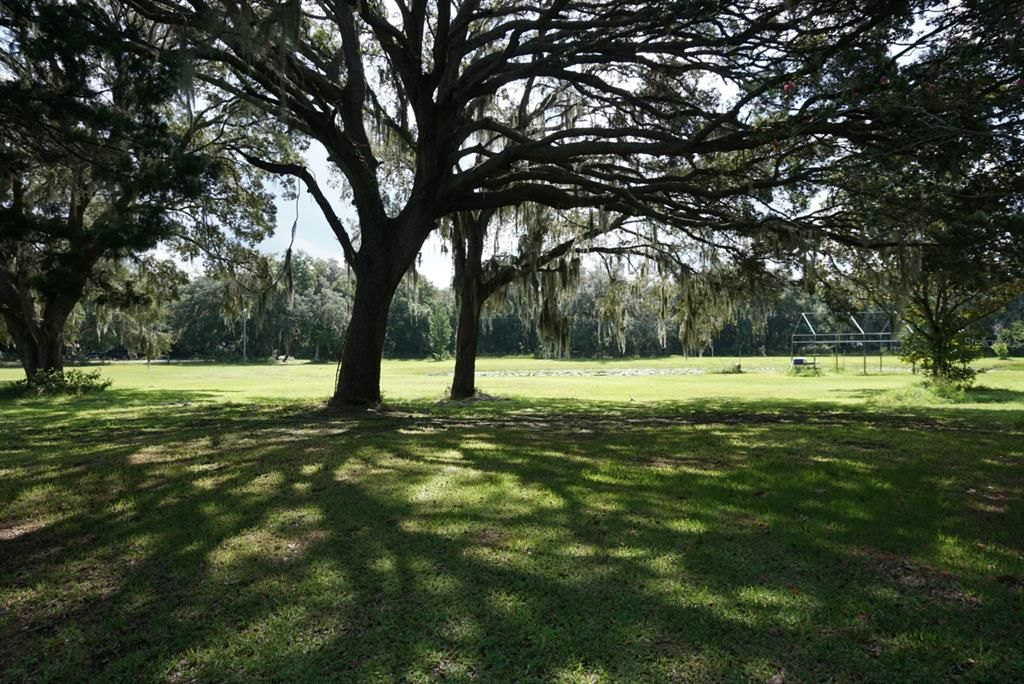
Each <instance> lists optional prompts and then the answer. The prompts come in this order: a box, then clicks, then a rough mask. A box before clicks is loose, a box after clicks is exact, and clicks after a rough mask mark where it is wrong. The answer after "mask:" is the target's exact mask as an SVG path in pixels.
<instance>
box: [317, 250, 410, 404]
mask: <svg viewBox="0 0 1024 684" xmlns="http://www.w3.org/2000/svg"><path fill="white" fill-rule="evenodd" d="M360 256H361V257H362V259H363V260H362V262H361V263H360V264H359V265H358V266H357V268H356V269H355V273H356V291H355V296H354V298H353V300H352V318H351V319H350V320H349V324H348V331H347V333H346V334H345V349H344V351H343V352H342V355H341V365H340V367H339V369H338V382H337V384H336V386H335V390H334V397H333V399H332V400H331V403H332V404H333V405H336V406H366V405H374V404H379V403H380V401H381V392H380V364H381V359H382V358H383V355H384V337H385V335H386V334H387V324H388V311H389V310H390V309H391V300H392V299H394V296H395V290H397V289H398V284H399V283H400V282H401V281H402V276H403V275H404V274H405V271H406V270H407V269H408V267H409V266H410V265H411V263H412V259H413V258H415V251H414V252H413V256H412V257H410V258H409V263H403V262H404V259H403V260H399V259H398V258H397V257H396V256H395V255H394V254H392V253H389V252H384V253H379V254H374V255H372V256H377V257H378V259H376V260H373V261H371V259H370V256H371V255H370V254H369V253H368V252H367V251H366V250H365V247H364V250H363V251H362V253H361V254H360Z"/></svg>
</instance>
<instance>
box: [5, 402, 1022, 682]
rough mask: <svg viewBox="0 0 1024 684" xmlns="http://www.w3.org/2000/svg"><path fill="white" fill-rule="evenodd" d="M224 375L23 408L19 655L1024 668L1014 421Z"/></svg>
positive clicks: (774, 668) (329, 668)
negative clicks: (207, 388) (433, 395)
mask: <svg viewBox="0 0 1024 684" xmlns="http://www.w3.org/2000/svg"><path fill="white" fill-rule="evenodd" d="M163 399H165V398H163V397H162V398H161V400H163ZM199 399H200V398H199V397H196V401H192V402H191V405H184V406H178V407H175V410H173V411H164V410H160V408H158V407H159V406H160V402H151V403H148V404H147V403H145V402H144V401H143V400H142V399H139V400H137V401H138V403H137V404H136V405H135V408H136V410H132V411H125V412H124V414H123V415H119V416H118V418H117V419H116V420H109V421H101V420H97V416H96V414H95V413H90V412H87V411H82V412H81V413H80V414H79V418H77V419H76V417H75V415H74V414H71V415H64V414H62V420H66V421H68V422H67V425H66V426H65V429H64V431H63V432H61V433H56V434H55V433H53V432H52V431H49V430H47V428H46V420H45V419H44V418H43V417H39V418H35V419H32V420H29V422H28V423H27V424H25V425H19V430H18V439H19V440H20V444H21V447H20V448H19V449H18V450H16V451H15V452H14V453H13V454H11V455H9V456H5V459H4V461H3V463H2V464H0V467H3V468H5V475H4V478H3V480H2V482H0V511H3V513H2V514H0V521H2V522H0V524H2V525H5V527H3V528H2V529H3V530H8V532H7V536H6V537H4V536H0V544H2V547H0V551H2V553H0V596H2V597H3V601H4V604H5V606H7V610H6V611H5V613H4V614H3V616H2V617H0V631H2V632H3V633H4V634H6V635H10V638H8V639H4V640H3V641H2V645H0V671H3V672H5V673H7V674H5V675H4V676H3V677H2V678H9V679H11V680H12V681H13V680H19V679H40V680H68V679H90V680H123V679H137V678H142V679H175V680H177V679H183V680H205V681H223V680H236V681H241V680H251V679H270V680H293V681H299V680H302V681H308V680H324V679H335V680H342V681H363V680H386V681H402V680H410V681H439V680H442V679H444V680H455V681H468V680H483V681H509V680H516V681H552V680H558V679H567V680H587V679H588V678H590V677H598V678H601V677H603V678H610V679H620V680H624V681H668V680H672V679H673V678H677V679H686V678H689V679H697V680H719V681H721V680H732V681H735V680H741V679H754V680H757V679H761V680H767V679H769V678H770V677H772V676H774V675H775V674H778V673H783V674H784V675H785V676H786V678H787V679H808V680H823V679H826V678H829V677H831V678H834V679H837V680H854V679H868V680H880V679H900V680H910V679H922V680H924V679H943V678H948V677H951V676H962V675H967V676H972V677H976V678H980V679H1013V678H1014V675H1015V674H1019V673H1020V668H1021V656H1020V653H1021V648H1020V647H1021V646H1022V645H1024V644H1021V639H1022V637H1021V634H1022V630H1021V629H1020V627H1021V618H1020V615H1019V611H1015V609H1014V605H1015V602H1016V601H1019V598H1014V596H1013V594H1011V593H1008V590H1007V588H1006V587H1004V586H1003V585H1000V584H998V583H994V582H992V581H990V579H989V576H988V575H989V573H990V572H991V573H995V572H999V573H1004V574H1008V575H1013V574H1014V573H1016V575H1017V576H1019V575H1020V574H1022V573H1021V572H1020V565H1021V564H1020V561H1019V559H1015V558H1014V557H1013V556H1012V555H1009V556H1008V555H1007V554H1008V553H1010V551H1011V550H1013V549H1014V548H1015V546H1014V544H1018V543H1020V542H1021V539H1020V537H1019V530H1020V529H1021V528H1020V527H1019V526H1017V525H1015V524H1014V521H1019V520H1021V515H1022V512H1021V507H1020V485H1019V482H1020V472H1021V471H1020V467H1021V465H1020V460H1019V457H1018V458H1016V459H1014V458H1012V457H1010V456H1008V455H1007V453H1008V450H1009V449H1010V448H1011V446H1012V445H1013V444H1014V441H1013V438H1012V436H1009V435H1007V434H998V433H993V434H988V435H979V434H977V433H974V432H965V431H958V430H949V431H946V430H944V425H945V426H947V427H950V426H951V427H957V426H961V427H962V425H961V422H960V421H959V420H958V419H955V418H948V419H946V420H947V423H948V425H947V423H942V422H941V419H940V422H939V423H930V424H928V425H927V426H922V425H921V424H920V423H919V422H914V421H916V420H919V419H918V418H917V417H915V416H906V417H905V420H899V421H896V420H894V421H891V422H881V423H878V422H873V421H871V420H865V419H864V415H863V414H860V413H851V412H849V411H845V410H843V409H842V408H840V407H832V410H831V411H823V410H822V407H821V406H814V407H807V406H804V407H803V408H802V409H801V410H802V413H799V414H798V409H800V407H799V406H797V405H794V404H792V403H788V402H779V403H777V404H774V405H772V406H763V405H762V406H761V407H760V409H761V411H760V413H755V412H753V411H750V410H747V411H746V412H737V411H736V410H733V411H732V412H729V411H722V412H716V410H715V407H714V405H713V404H708V403H703V404H700V405H699V406H692V405H687V404H674V405H664V406H658V407H655V408H653V409H652V408H651V407H644V408H643V409H640V410H638V409H637V408H636V407H635V406H633V407H630V406H626V405H620V406H618V407H612V406H600V407H599V408H596V409H595V408H594V407H593V406H583V407H581V406H580V405H579V404H574V405H573V406H569V405H566V404H564V403H561V402H543V403H542V404H541V405H540V406H541V408H539V409H537V408H536V407H534V409H535V410H533V411H531V412H528V413H525V412H524V411H525V407H521V408H522V410H520V409H513V410H512V411H511V412H509V413H506V414H504V416H503V415H502V414H500V413H495V412H493V411H491V410H489V408H488V410H487V411H485V412H482V413H477V414H471V413H467V412H461V411H460V412H455V413H452V412H444V411H434V412H423V411H414V410H413V407H406V408H405V409H399V410H395V411H390V412H383V413H378V414H365V415H352V414H344V415H339V414H336V413H333V412H330V411H312V410H310V408H309V407H308V406H306V407H303V406H276V407H275V406H258V405H247V406H242V405H220V404H201V403H199ZM186 401H188V400H186ZM94 408H95V407H94ZM421 408H422V407H421ZM61 410H62V411H63V410H64V409H61ZM757 415H760V416H761V418H762V419H761V420H757V419H756V417H757ZM804 418H806V419H804ZM812 419H813V420H812ZM993 419H995V418H993ZM968 422H969V421H968ZM936 426H938V427H936ZM40 453H42V454H44V455H45V456H44V457H40ZM979 453H983V454H984V455H985V456H986V458H979V457H978V455H979ZM989 488H990V489H989ZM967 489H972V490H974V491H975V492H978V491H982V492H991V496H990V498H985V497H978V496H974V495H971V496H968V495H966V494H965V492H966V490H967ZM1000 497H1004V498H1000ZM1000 507H1002V509H1003V510H1002V511H1000V510H998V509H999V508H1000ZM12 524H13V525H15V526H17V525H20V526H21V527H20V528H18V529H14V527H12V526H11V525H12ZM33 524H36V526H35V527H33ZM12 530H13V531H12ZM0 534H2V533H0ZM979 545H980V546H979ZM981 547H984V548H981ZM935 559H941V560H943V564H942V567H941V568H940V567H933V564H935V563H936V560H935ZM989 566H992V567H995V568H997V570H995V571H989V570H983V571H981V570H979V568H987V567H989ZM943 572H949V573H950V575H949V576H946V575H943V574H942V573H943ZM979 639H981V640H982V641H983V643H984V644H985V646H984V647H983V648H981V649H979V647H978V640H979Z"/></svg>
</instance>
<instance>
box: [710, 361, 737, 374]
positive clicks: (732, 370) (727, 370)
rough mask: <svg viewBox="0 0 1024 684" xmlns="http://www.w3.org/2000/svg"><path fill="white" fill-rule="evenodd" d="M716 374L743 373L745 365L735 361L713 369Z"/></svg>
mask: <svg viewBox="0 0 1024 684" xmlns="http://www.w3.org/2000/svg"><path fill="white" fill-rule="evenodd" d="M712 373H714V374H715V375H741V374H742V373H743V366H742V365H741V364H738V363H734V364H732V365H731V366H726V367H725V368H719V369H718V370H716V371H712Z"/></svg>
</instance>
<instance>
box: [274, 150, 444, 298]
mask: <svg viewBox="0 0 1024 684" xmlns="http://www.w3.org/2000/svg"><path fill="white" fill-rule="evenodd" d="M306 164H307V167H308V168H309V170H310V172H312V174H313V176H314V177H315V178H316V179H317V183H318V184H319V185H320V187H321V188H323V189H324V193H325V194H326V195H327V196H328V198H329V199H331V204H332V205H333V207H334V211H335V213H337V214H338V216H339V217H342V219H343V220H344V219H346V218H347V219H354V218H355V212H354V210H353V209H352V207H351V205H349V204H347V203H346V202H345V201H344V200H342V199H340V197H339V196H340V192H339V191H338V190H337V189H336V188H333V187H331V186H332V185H333V184H332V183H329V182H328V179H329V178H330V176H331V173H330V162H329V161H328V160H327V151H326V150H325V149H324V148H323V146H321V145H320V144H319V143H316V142H314V143H313V144H312V145H310V148H309V150H307V152H306ZM296 210H297V211H298V222H297V225H298V228H297V229H296V231H295V250H296V251H301V252H305V253H306V254H308V255H310V256H313V257H316V258H318V259H334V260H335V261H337V262H339V263H341V261H342V253H341V245H340V244H339V243H338V239H337V238H336V237H334V232H333V231H332V230H331V228H330V226H329V225H328V224H327V220H326V219H325V218H324V215H323V212H321V211H320V207H318V206H317V205H316V201H315V200H314V199H313V197H312V196H311V195H310V194H309V193H308V192H306V189H305V187H303V188H302V195H301V197H300V198H299V201H298V206H297V207H296V202H295V201H294V200H284V199H282V198H280V197H279V198H278V200H277V230H276V231H275V232H274V235H273V236H272V237H270V238H268V239H266V240H264V241H263V242H262V243H260V246H259V247H260V250H261V251H264V252H267V253H271V254H278V255H282V254H284V252H285V250H286V249H288V243H289V241H290V240H291V228H292V223H293V222H295V220H296ZM441 247H442V241H441V239H440V238H439V237H438V236H437V234H436V233H434V234H433V235H431V237H430V239H429V240H427V243H426V244H425V245H424V246H423V249H422V250H421V251H420V261H419V263H418V265H417V267H416V270H417V271H418V272H419V273H420V275H422V276H424V277H426V278H427V279H428V280H430V282H432V283H433V284H434V285H436V286H438V287H449V286H450V285H451V282H452V265H451V256H450V255H449V254H443V253H442V252H441Z"/></svg>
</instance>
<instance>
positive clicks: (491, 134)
mask: <svg viewBox="0 0 1024 684" xmlns="http://www.w3.org/2000/svg"><path fill="white" fill-rule="evenodd" d="M128 4H129V5H131V6H132V7H134V8H136V9H137V10H138V11H140V12H141V13H143V14H144V15H145V16H147V17H148V18H150V19H151V20H153V21H156V22H160V23H162V24H164V25H167V26H171V27H174V29H175V30H177V31H178V32H179V35H180V41H181V42H180V45H179V49H180V51H181V52H183V53H187V54H188V55H189V56H190V57H191V58H192V59H194V61H195V64H196V75H197V77H198V78H200V79H203V80H204V81H205V82H207V83H211V84H215V85H217V86H218V87H220V88H221V89H222V91H223V92H224V93H227V94H228V95H229V96H230V97H236V98H243V99H244V100H246V101H247V102H249V103H251V104H253V105H256V106H258V107H261V108H262V109H263V110H264V111H265V112H266V113H267V114H268V115H271V116H273V117H275V118H277V119H279V120H280V121H282V122H284V123H285V124H286V125H288V126H290V127H293V128H294V129H295V130H297V131H300V132H301V133H302V134H304V135H306V136H308V137H309V138H312V139H315V140H317V141H319V142H320V143H321V144H322V145H323V146H324V147H325V148H326V150H327V153H328V155H329V158H330V161H331V163H332V164H333V165H334V167H335V168H336V169H337V170H338V171H339V172H340V174H341V176H342V177H343V178H344V181H345V186H346V190H345V192H346V193H347V194H348V196H349V198H350V199H351V201H352V204H353V205H354V207H355V212H356V214H357V216H358V226H356V227H352V226H346V225H345V223H344V221H343V220H342V219H341V218H340V217H338V216H337V215H336V214H335V212H334V211H333V209H332V207H331V203H330V201H328V198H327V196H326V193H327V192H328V190H327V189H325V188H324V187H323V186H322V185H321V184H320V183H318V182H317V180H316V179H315V178H314V177H313V174H312V173H311V172H310V171H309V170H308V169H306V168H305V167H303V166H302V165H301V164H295V163H288V162H283V161H282V160H275V159H268V158H260V157H259V156H258V155H251V156H250V159H251V161H253V162H254V163H255V164H257V165H259V166H260V167H261V168H264V169H267V170H271V171H275V172H278V173H285V174H292V175H295V176H297V177H299V178H302V179H303V180H304V181H305V182H306V184H307V185H308V187H309V188H310V190H311V191H312V192H313V194H314V195H315V196H316V197H318V199H319V200H320V204H321V207H322V208H323V209H324V211H325V214H326V216H327V218H328V221H329V222H330V224H331V226H332V228H333V229H334V231H335V233H336V235H337V237H338V240H339V242H340V244H341V247H342V250H343V252H344V255H345V258H346V259H347V260H348V262H349V263H350V264H351V266H352V268H353V269H354V271H355V274H356V280H357V288H356V294H355V301H354V304H353V313H352V320H351V324H350V325H349V328H348V333H347V340H346V345H345V352H344V355H343V359H342V364H341V369H340V373H339V380H338V385H337V387H336V391H335V399H336V400H338V401H341V402H355V403H365V402H376V401H378V400H379V398H380V358H381V350H382V346H383V343H384V337H385V326H386V321H387V310H388V306H389V303H390V301H391V299H392V297H393V295H394V292H395V288H396V287H397V286H398V283H399V282H400V280H401V278H402V276H403V275H404V274H405V272H406V271H407V270H408V269H409V267H410V265H411V264H413V262H414V260H415V258H416V255H417V253H418V252H419V250H420V248H421V246H422V244H423V242H424V241H425V239H426V237H427V236H428V235H429V234H430V232H431V231H433V230H434V229H435V227H436V225H437V221H438V220H439V219H440V218H441V217H444V216H449V215H451V214H454V213H456V212H460V211H481V210H493V209H497V208H500V207H506V206H514V205H519V204H522V203H525V202H534V203H538V204H543V205H547V206H550V207H555V208H562V209H565V208H572V207H578V206H595V207H601V208H603V209H605V210H607V211H621V212H624V213H631V214H639V215H645V216H650V217H656V218H659V219H661V220H666V221H671V219H672V216H673V214H674V213H675V211H676V209H677V208H678V203H679V202H680V198H685V197H686V196H687V195H689V194H691V193H701V194H703V195H704V196H705V197H708V196H711V197H713V191H711V192H710V195H709V194H708V193H709V187H710V185H709V184H708V183H706V182H704V181H705V179H704V178H703V175H704V172H705V168H706V167H705V162H707V161H715V159H716V157H717V156H718V155H722V154H732V153H748V154H750V155H754V156H757V155H763V156H770V155H777V154H778V152H779V150H787V151H788V153H789V159H790V160H797V161H798V163H799V164H800V165H801V168H800V169H793V168H783V169H779V173H782V174H784V175H786V176H787V177H788V178H790V180H791V182H797V179H799V178H804V179H806V180H809V179H811V178H812V177H813V176H814V172H815V169H817V168H820V167H819V166H818V164H816V163H815V162H814V161H812V160H815V159H817V160H819V161H820V160H824V159H826V158H828V159H829V163H834V162H835V161H836V159H837V157H838V156H841V155H842V154H843V149H844V147H843V144H844V142H846V141H856V142H858V143H865V142H869V141H875V142H876V143H878V144H882V142H883V140H884V138H885V133H886V132H885V131H883V130H881V128H880V123H879V122H878V121H877V120H876V118H875V117H874V116H873V115H872V112H871V111H870V110H867V109H865V108H864V107H862V106H861V105H862V103H861V102H860V101H859V100H857V99H856V98H851V97H849V92H850V91H851V90H854V88H851V87H850V85H849V84H847V83H845V82H843V80H842V79H841V78H836V77H835V75H836V74H841V72H842V70H841V69H839V68H838V67H839V66H841V65H843V64H846V63H850V62H856V61H857V60H858V59H868V58H870V59H875V58H876V57H878V56H880V55H881V56H882V57H883V58H884V56H885V55H886V53H887V51H888V49H889V47H890V46H891V45H892V44H893V43H894V42H895V41H896V40H897V39H900V38H907V37H908V36H909V29H908V27H909V26H910V25H911V24H912V22H913V20H914V16H913V14H914V10H915V9H917V8H918V6H919V4H920V3H916V2H897V1H888V2H882V3H864V2H856V1H853V0H813V1H809V2H800V3H793V2H790V1H789V0H778V1H774V2H763V1H760V0H758V1H754V0H738V1H725V0H713V1H710V2H691V1H689V0H686V1H683V0H653V1H647V2H619V1H618V0H615V1H612V0H599V1H598V2H589V1H588V2H580V1H577V0H553V1H550V2H543V3H539V4H537V3H526V2H519V1H517V0H513V1H512V2H508V1H502V2H496V1H491V0H464V1H463V2H454V3H453V2H433V1H431V0H413V1H412V2H407V1H406V0H398V1H396V2H380V1H376V0H370V1H367V2H345V1H327V0H319V1H309V2H300V1H298V0H293V1H289V2H283V3H281V2H259V1H254V0H247V1H243V2H237V1H235V0H230V1H228V0H225V1H223V2H217V1H213V0H194V1H190V2H184V1H183V0H128ZM225 68H226V69H227V71H225ZM651 83H659V84H661V86H660V87H658V88H656V89H650V88H647V87H646V86H647V85H648V84H651ZM717 84H721V85H722V87H723V88H724V90H725V91H726V92H728V91H733V92H735V95H729V96H721V97H718V96H715V95H714V91H715V90H716V87H717ZM857 88H861V89H862V88H863V86H860V85H858V86H857ZM524 93H525V94H527V97H526V98H524ZM524 101H525V102H528V103H529V109H530V110H531V111H533V110H540V111H544V112H545V114H546V115H545V116H544V117H542V118H541V119H539V120H538V121H536V122H535V123H534V124H533V125H530V126H527V127H523V126H519V125H516V121H509V120H506V119H498V118H495V117H493V116H491V115H490V114H489V112H491V111H492V105H493V104H494V103H495V102H503V103H506V104H507V105H508V106H509V107H511V108H513V109H514V107H515V106H516V104H517V103H522V102H524ZM889 133H891V131H889ZM652 161H657V162H659V163H657V164H652V163H651V162H652ZM663 162H671V163H670V164H668V165H666V164H664V163H663ZM743 166H744V165H743V164H741V165H738V166H737V167H736V174H737V176H739V175H741V174H742V173H743V171H742V167H743ZM745 180H746V182H748V183H750V184H751V187H752V188H756V187H759V185H760V184H762V183H763V184H764V185H763V187H764V188H770V187H773V186H776V185H777V184H778V181H777V179H772V178H769V179H757V178H748V179H745ZM711 185H713V184H711ZM768 203H769V204H771V201H769V202H768ZM683 205H684V206H685V199H684V200H683ZM789 229H792V226H789Z"/></svg>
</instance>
